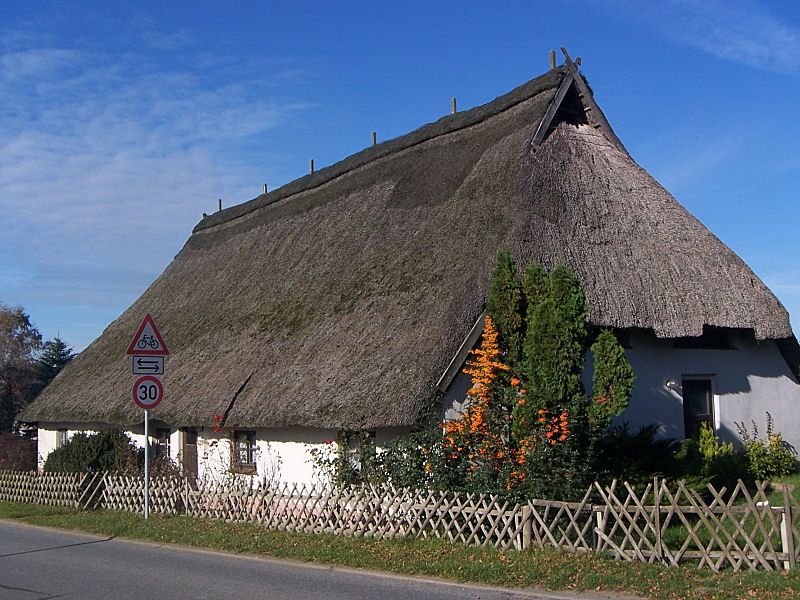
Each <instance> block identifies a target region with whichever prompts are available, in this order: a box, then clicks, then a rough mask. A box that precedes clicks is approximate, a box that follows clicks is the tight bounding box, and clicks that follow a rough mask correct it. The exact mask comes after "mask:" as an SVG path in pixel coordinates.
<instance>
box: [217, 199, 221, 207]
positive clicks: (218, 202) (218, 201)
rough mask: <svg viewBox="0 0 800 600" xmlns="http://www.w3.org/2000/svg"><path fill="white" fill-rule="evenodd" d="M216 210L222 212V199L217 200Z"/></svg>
mask: <svg viewBox="0 0 800 600" xmlns="http://www.w3.org/2000/svg"><path fill="white" fill-rule="evenodd" d="M217 210H222V198H218V199H217Z"/></svg>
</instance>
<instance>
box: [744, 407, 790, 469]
mask: <svg viewBox="0 0 800 600" xmlns="http://www.w3.org/2000/svg"><path fill="white" fill-rule="evenodd" d="M751 423H752V424H753V431H752V432H750V430H749V429H748V428H747V426H746V425H744V423H736V429H737V430H738V431H739V436H740V437H741V438H742V443H744V448H745V455H746V456H747V468H748V471H749V472H750V475H752V477H753V478H754V479H756V480H759V481H770V480H773V479H779V478H781V477H787V476H789V475H791V474H792V473H795V472H796V471H797V452H796V451H795V450H794V448H792V447H791V446H790V445H789V444H788V443H786V442H785V441H784V439H783V436H782V435H781V434H780V433H776V432H775V430H774V425H775V423H774V421H773V419H772V415H771V414H769V413H767V431H766V437H765V438H764V439H762V438H760V437H759V434H758V425H756V423H755V421H751Z"/></svg>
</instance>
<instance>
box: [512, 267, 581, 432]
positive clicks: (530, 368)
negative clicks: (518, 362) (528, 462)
mask: <svg viewBox="0 0 800 600" xmlns="http://www.w3.org/2000/svg"><path fill="white" fill-rule="evenodd" d="M537 281H544V280H542V279H540V280H537V279H536V274H535V272H533V273H532V274H531V277H530V278H527V277H526V283H528V286H526V287H527V289H531V290H533V291H536V290H537V288H538V287H539V286H538V285H537ZM529 305H530V309H529V310H528V328H527V334H526V339H525V347H524V350H525V358H524V367H525V368H524V372H525V378H526V381H525V383H526V388H527V398H526V402H525V404H524V405H521V406H518V407H517V409H516V410H515V418H514V431H515V434H516V435H517V437H518V438H519V439H523V438H525V437H527V436H528V435H530V433H531V431H532V429H533V427H534V423H535V422H536V419H537V418H538V417H537V415H538V414H539V413H538V411H540V410H548V411H549V410H563V409H566V408H568V407H573V408H574V409H575V410H579V409H580V408H581V407H582V406H583V404H584V403H583V399H584V390H583V384H582V382H581V375H582V373H583V365H584V354H585V351H586V339H587V333H588V332H587V326H586V313H587V307H586V297H585V296H584V293H583V290H582V289H581V286H580V283H579V282H578V280H577V278H576V277H575V275H573V274H572V272H571V271H570V270H569V269H567V267H565V266H564V265H563V264H559V265H557V266H556V267H555V268H554V269H553V271H552V272H551V273H550V275H549V276H548V277H547V278H546V285H544V286H542V288H541V295H540V297H539V299H538V301H537V300H536V299H531V301H530V302H529Z"/></svg>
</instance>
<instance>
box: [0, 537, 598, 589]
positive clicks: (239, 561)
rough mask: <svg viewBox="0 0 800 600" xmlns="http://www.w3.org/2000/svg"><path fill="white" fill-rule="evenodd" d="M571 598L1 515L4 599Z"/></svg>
mask: <svg viewBox="0 0 800 600" xmlns="http://www.w3.org/2000/svg"><path fill="white" fill-rule="evenodd" d="M568 597H570V596H567V595H560V594H553V595H549V594H545V595H542V594H535V593H532V592H527V593H526V592H515V591H506V590H500V589H495V588H481V587H471V586H463V585H458V584H450V583H442V582H439V581H431V580H425V579H413V578H407V577H395V576H391V575H382V574H376V573H370V572H365V571H355V570H351V569H338V568H337V569H333V568H328V567H320V566H315V565H308V564H305V563H295V562H288V561H277V560H265V559H262V558H257V557H250V556H240V555H235V554H224V553H219V552H208V551H202V550H192V549H185V548H180V547H175V546H164V545H159V544H152V543H141V542H133V541H127V540H118V539H111V538H103V537H97V536H91V535H85V534H80V533H71V532H64V531H58V530H51V529H45V528H39V527H32V526H28V525H20V524H16V523H11V522H7V521H0V599H2V600H45V599H48V598H71V599H76V600H93V599H98V600H99V599H102V600H106V599H113V600H125V599H128V598H130V599H131V600H144V599H147V598H172V599H176V600H177V599H183V598H186V599H187V600H202V599H205V598H208V599H213V600H223V599H224V600H227V599H234V598H247V599H249V600H255V599H260V598H269V599H282V600H283V599H286V600H295V599H297V600H300V599H302V600H315V599H320V600H323V599H324V600H338V599H354V598H378V599H380V600H393V599H398V600H400V599H403V600H405V599H409V598H414V599H416V598H419V599H422V600H427V599H431V600H432V599H434V598H435V599H442V600H445V599H453V600H456V599H458V600H467V599H473V598H475V599H477V598H481V599H484V600H489V599H492V600H494V599H500V598H503V599H507V600H510V599H519V598H528V599H531V598H537V599H545V598H568ZM584 598H586V597H584Z"/></svg>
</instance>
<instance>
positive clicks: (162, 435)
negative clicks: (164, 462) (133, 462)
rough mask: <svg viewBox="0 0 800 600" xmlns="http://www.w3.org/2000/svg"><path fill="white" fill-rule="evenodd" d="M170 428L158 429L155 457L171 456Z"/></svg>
mask: <svg viewBox="0 0 800 600" xmlns="http://www.w3.org/2000/svg"><path fill="white" fill-rule="evenodd" d="M170 433H171V431H170V430H169V429H161V428H159V429H156V446H155V457H156V458H158V457H160V456H165V457H167V458H169V436H170Z"/></svg>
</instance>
